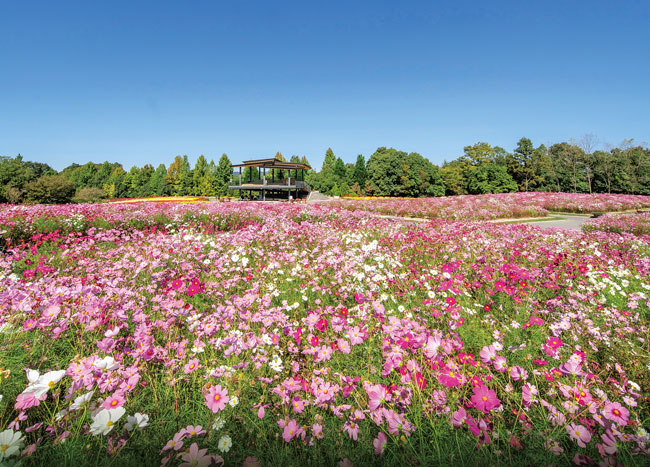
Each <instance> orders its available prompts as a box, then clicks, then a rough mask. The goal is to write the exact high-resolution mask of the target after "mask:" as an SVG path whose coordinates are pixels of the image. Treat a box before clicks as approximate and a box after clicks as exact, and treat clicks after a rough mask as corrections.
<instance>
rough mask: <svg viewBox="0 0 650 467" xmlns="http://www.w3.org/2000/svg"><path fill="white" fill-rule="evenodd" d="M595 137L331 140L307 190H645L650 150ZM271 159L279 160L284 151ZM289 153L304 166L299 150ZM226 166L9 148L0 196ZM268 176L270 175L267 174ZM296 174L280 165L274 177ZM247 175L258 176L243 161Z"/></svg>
mask: <svg viewBox="0 0 650 467" xmlns="http://www.w3.org/2000/svg"><path fill="white" fill-rule="evenodd" d="M595 146H596V143H595V138H594V137H593V136H592V135H586V136H585V137H583V138H582V139H581V140H580V141H578V142H574V141H569V142H562V143H557V144H553V145H550V146H548V147H547V146H545V145H543V144H542V145H539V146H535V145H534V144H533V143H532V141H531V140H530V139H528V138H521V139H520V140H519V142H518V143H517V146H516V147H515V148H514V149H513V151H512V152H508V151H507V150H505V149H503V148H501V147H499V146H491V145H490V144H488V143H485V142H478V143H476V144H474V145H471V146H466V147H465V148H464V151H463V154H462V155H461V156H460V157H458V158H456V159H454V160H452V161H450V162H447V161H445V162H444V163H443V164H442V166H440V167H438V166H436V165H435V164H433V163H431V162H430V161H429V160H428V159H426V158H425V157H423V156H422V155H420V154H418V153H416V152H411V153H406V152H404V151H399V150H396V149H393V148H386V147H380V148H378V149H377V150H376V151H375V152H374V153H373V154H372V155H371V156H370V157H369V158H368V160H367V161H366V159H365V157H364V156H363V155H361V154H360V155H358V156H357V159H356V161H355V162H354V163H345V162H344V161H343V159H342V158H341V157H337V156H336V155H335V154H334V152H333V151H332V149H328V150H327V151H326V153H325V158H324V161H323V165H322V167H321V170H320V171H316V170H310V171H309V172H308V173H307V175H306V181H307V183H308V184H309V185H311V187H312V189H316V190H319V191H320V192H322V193H325V194H329V195H334V196H346V195H353V196H354V195H356V196H404V197H422V196H444V195H460V194H482V193H504V192H514V191H556V192H557V191H562V192H576V193H631V194H645V195H649V194H650V150H649V149H647V148H646V147H645V145H644V144H634V141H633V140H625V141H623V142H622V143H621V144H620V145H619V146H618V147H610V148H606V149H601V150H595ZM275 157H276V158H278V159H281V160H285V158H284V157H283V156H282V154H281V153H279V152H278V153H277V154H276V155H275ZM290 161H291V162H302V163H304V164H307V165H309V162H308V161H307V159H306V157H304V156H302V157H300V156H295V155H294V156H292V157H291V159H290ZM238 176H239V175H238V174H235V175H233V173H232V169H231V162H230V159H229V158H228V156H227V155H226V154H223V155H222V156H221V158H220V159H219V161H218V162H217V163H215V162H214V160H210V161H209V162H208V160H207V159H206V158H205V157H204V156H203V155H201V156H199V158H198V160H197V161H196V163H195V164H194V167H192V166H191V164H190V162H189V160H188V157H187V156H186V155H185V156H176V157H175V158H174V160H173V161H172V163H171V164H170V165H169V167H167V166H165V164H160V165H158V166H157V167H156V168H154V167H153V165H151V164H146V165H145V166H144V167H137V166H133V167H131V169H129V171H128V172H127V171H126V170H125V169H124V168H123V166H122V165H121V164H118V163H110V162H104V163H102V164H97V163H93V162H88V163H86V164H84V165H79V164H72V165H70V166H68V167H66V168H65V169H63V170H62V171H61V172H57V171H56V170H54V169H52V168H51V167H50V166H49V165H47V164H44V163H39V162H30V161H25V160H23V158H22V157H21V156H20V155H18V156H16V157H0V202H9V203H21V202H27V203H66V202H71V201H72V202H88V201H98V200H101V199H106V198H110V199H114V198H133V197H148V196H187V195H193V196H225V195H228V194H231V193H230V192H229V190H228V185H229V183H230V181H231V177H232V178H234V179H235V182H236V179H237V177H238ZM267 176H269V174H267ZM296 176H297V174H293V173H290V172H289V171H287V173H284V171H277V173H276V178H278V179H283V178H285V177H296ZM242 178H243V179H244V180H249V179H251V180H257V179H258V178H259V174H258V172H257V170H251V169H250V168H246V169H245V170H244V171H243V173H242Z"/></svg>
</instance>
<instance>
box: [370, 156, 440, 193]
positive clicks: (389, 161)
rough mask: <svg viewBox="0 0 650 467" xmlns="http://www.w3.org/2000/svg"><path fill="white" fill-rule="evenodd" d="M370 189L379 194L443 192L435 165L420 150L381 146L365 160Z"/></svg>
mask: <svg viewBox="0 0 650 467" xmlns="http://www.w3.org/2000/svg"><path fill="white" fill-rule="evenodd" d="M367 169H368V180H369V182H370V185H371V191H372V192H373V194H375V195H378V196H412V197H417V196H442V195H444V193H445V187H444V184H443V182H442V179H441V178H440V175H439V173H438V168H437V167H436V166H434V165H433V164H432V163H431V162H429V161H428V160H427V159H425V158H424V157H422V156H421V155H420V154H418V153H415V152H412V153H410V154H407V153H405V152H403V151H397V150H395V149H393V148H385V147H380V148H378V149H377V151H375V153H374V154H373V155H372V156H370V159H369V160H368V165H367Z"/></svg>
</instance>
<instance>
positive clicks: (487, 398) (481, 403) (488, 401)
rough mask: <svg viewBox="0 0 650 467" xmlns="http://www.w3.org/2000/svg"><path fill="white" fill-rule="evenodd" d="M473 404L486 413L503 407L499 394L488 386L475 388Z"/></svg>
mask: <svg viewBox="0 0 650 467" xmlns="http://www.w3.org/2000/svg"><path fill="white" fill-rule="evenodd" d="M472 402H473V403H474V407H476V408H477V409H478V410H481V411H483V412H485V413H488V412H489V411H490V410H492V409H495V408H497V407H499V406H500V405H501V401H500V400H499V398H498V397H497V393H496V392H494V391H493V390H492V389H488V387H487V386H477V387H475V388H474V395H473V396H472Z"/></svg>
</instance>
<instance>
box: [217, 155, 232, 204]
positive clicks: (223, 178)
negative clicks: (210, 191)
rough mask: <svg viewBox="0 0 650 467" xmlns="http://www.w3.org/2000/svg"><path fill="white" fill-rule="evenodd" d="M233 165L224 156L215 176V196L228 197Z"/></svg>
mask: <svg viewBox="0 0 650 467" xmlns="http://www.w3.org/2000/svg"><path fill="white" fill-rule="evenodd" d="M231 165H232V163H231V162H230V159H229V158H228V156H227V155H226V154H222V155H221V159H219V164H217V167H216V170H215V174H214V188H215V194H216V195H218V196H226V194H228V185H229V184H230V179H231V177H232V168H231Z"/></svg>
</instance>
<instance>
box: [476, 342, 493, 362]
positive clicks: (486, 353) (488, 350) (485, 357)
mask: <svg viewBox="0 0 650 467" xmlns="http://www.w3.org/2000/svg"><path fill="white" fill-rule="evenodd" d="M480 357H481V361H482V362H483V363H490V362H491V361H493V360H494V359H495V358H496V357H497V349H495V348H494V346H493V345H489V346H485V347H483V349H481V354H480Z"/></svg>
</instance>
